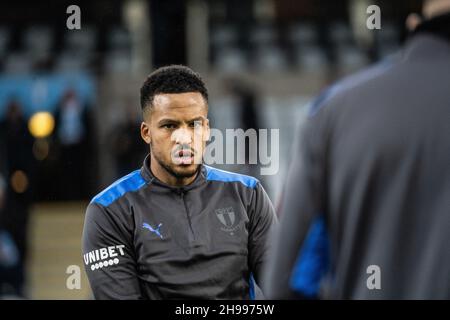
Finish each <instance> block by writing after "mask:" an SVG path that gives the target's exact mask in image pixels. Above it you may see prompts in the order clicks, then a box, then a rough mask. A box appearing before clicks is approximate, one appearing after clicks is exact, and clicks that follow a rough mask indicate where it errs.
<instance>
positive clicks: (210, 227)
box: [83, 66, 276, 299]
mask: <svg viewBox="0 0 450 320" xmlns="http://www.w3.org/2000/svg"><path fill="white" fill-rule="evenodd" d="M141 107H142V113H143V122H142V123H141V137H142V139H143V140H144V141H145V143H146V144H148V145H149V147H150V154H149V155H148V156H147V157H146V158H145V160H144V163H143V166H142V168H141V169H140V170H135V171H133V172H132V173H130V174H128V175H127V176H125V177H123V178H121V179H120V180H118V181H116V182H115V183H113V184H112V185H111V186H110V187H108V188H106V189H105V190H104V191H103V192H101V193H100V194H98V195H97V196H95V197H94V198H93V200H92V201H91V203H90V204H89V206H88V208H87V211H86V217H85V223H84V230H83V258H84V263H85V268H86V273H87V275H88V278H89V282H90V284H91V288H92V291H93V293H94V296H95V298H97V299H180V298H182V299H183V298H184V299H189V298H191V299H193V298H197V299H226V298H228V299H249V298H252V297H254V293H255V291H254V290H255V287H254V284H255V283H254V281H256V284H258V285H259V286H261V282H260V281H261V272H262V270H261V268H262V265H263V264H264V262H265V261H266V254H267V238H268V235H269V232H270V230H271V228H272V226H273V225H274V223H275V222H276V218H275V213H274V209H273V206H272V203H271V201H270V199H269V198H268V196H267V194H266V192H265V191H264V189H263V187H262V186H261V184H260V183H259V181H258V180H256V179H255V178H253V177H250V176H245V175H240V174H235V173H231V172H226V171H222V170H218V169H215V168H212V167H209V166H206V165H204V164H202V159H203V153H204V149H205V145H206V140H207V139H208V138H209V134H210V129H209V120H208V119H207V115H208V92H207V89H206V86H205V84H204V82H203V80H202V79H201V77H200V76H199V75H198V74H197V73H195V72H194V71H192V70H191V69H189V68H187V67H184V66H168V67H163V68H160V69H157V70H156V71H154V72H153V73H152V74H150V76H149V77H148V78H147V79H146V81H145V82H144V84H143V86H142V88H141ZM253 279H254V280H253Z"/></svg>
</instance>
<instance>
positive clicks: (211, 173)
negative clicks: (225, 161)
mask: <svg viewBox="0 0 450 320" xmlns="http://www.w3.org/2000/svg"><path fill="white" fill-rule="evenodd" d="M204 168H205V171H206V180H207V181H220V182H239V183H241V184H242V185H244V186H245V187H247V188H251V189H254V188H256V186H257V185H258V183H259V180H258V179H256V178H254V177H252V176H248V175H245V174H240V173H235V172H230V171H225V170H221V169H217V168H213V167H210V166H207V165H204Z"/></svg>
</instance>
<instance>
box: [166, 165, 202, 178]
mask: <svg viewBox="0 0 450 320" xmlns="http://www.w3.org/2000/svg"><path fill="white" fill-rule="evenodd" d="M198 168H199V165H198V164H194V163H193V164H180V165H175V166H173V167H172V168H171V169H172V173H173V174H174V176H176V177H177V178H191V177H193V176H195V175H196V174H197V171H198Z"/></svg>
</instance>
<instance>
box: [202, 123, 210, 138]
mask: <svg viewBox="0 0 450 320" xmlns="http://www.w3.org/2000/svg"><path fill="white" fill-rule="evenodd" d="M205 127H206V130H205V135H204V137H203V140H204V141H209V139H211V128H210V127H209V119H206V123H205Z"/></svg>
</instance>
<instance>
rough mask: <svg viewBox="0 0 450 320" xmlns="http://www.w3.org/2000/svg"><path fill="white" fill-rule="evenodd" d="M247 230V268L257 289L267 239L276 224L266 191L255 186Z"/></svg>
mask: <svg viewBox="0 0 450 320" xmlns="http://www.w3.org/2000/svg"><path fill="white" fill-rule="evenodd" d="M251 206H252V210H251V211H252V212H251V214H250V228H249V242H248V247H249V267H250V271H251V272H252V274H253V277H254V278H255V281H256V283H257V284H258V286H259V287H262V283H261V281H262V268H263V267H264V265H265V263H266V261H267V258H268V257H267V255H268V253H269V241H268V240H269V237H270V234H271V232H272V229H273V227H274V226H275V224H276V223H277V218H276V216H275V210H274V208H273V205H272V202H271V201H270V199H269V196H268V195H267V193H266V191H265V190H264V188H263V187H262V185H261V184H260V183H258V184H257V186H256V188H255V190H254V194H253V197H252V203H251Z"/></svg>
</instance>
